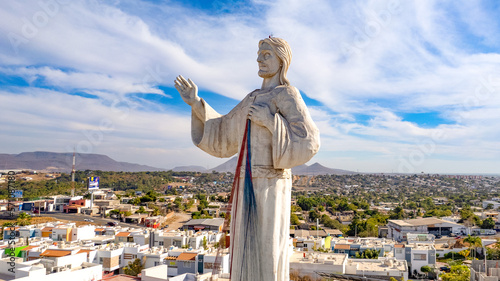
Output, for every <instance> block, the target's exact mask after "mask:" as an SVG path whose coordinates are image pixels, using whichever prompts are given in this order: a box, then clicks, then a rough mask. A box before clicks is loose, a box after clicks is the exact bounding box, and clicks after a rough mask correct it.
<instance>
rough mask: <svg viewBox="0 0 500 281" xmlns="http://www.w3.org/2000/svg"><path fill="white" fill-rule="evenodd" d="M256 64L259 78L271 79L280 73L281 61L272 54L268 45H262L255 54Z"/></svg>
mask: <svg viewBox="0 0 500 281" xmlns="http://www.w3.org/2000/svg"><path fill="white" fill-rule="evenodd" d="M257 62H258V63H259V76H260V77H262V78H271V77H273V76H274V75H276V74H277V73H278V72H279V71H280V68H281V66H280V64H281V61H280V59H279V58H278V56H276V54H275V53H274V51H273V49H272V48H271V46H269V44H268V43H263V44H262V45H260V47H259V51H258V52H257Z"/></svg>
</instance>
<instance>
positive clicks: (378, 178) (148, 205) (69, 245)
mask: <svg viewBox="0 0 500 281" xmlns="http://www.w3.org/2000/svg"><path fill="white" fill-rule="evenodd" d="M8 172H9V171H1V173H2V177H1V178H0V185H1V191H0V199H1V201H0V214H1V220H2V221H1V223H2V232H1V234H0V235H1V236H2V237H1V238H2V239H3V240H1V241H0V256H1V260H0V280H16V281H31V280H33V281H35V280H36V281H38V280H72V281H77V280H82V281H83V280H143V281H153V280H154V281H159V280H172V281H174V280H200V281H203V280H228V278H229V268H230V266H229V263H230V253H229V244H230V235H231V234H230V233H228V232H227V230H228V228H227V223H228V220H229V218H228V216H229V215H228V214H227V205H228V202H229V199H230V198H229V197H230V190H231V186H232V178H233V174H232V173H219V172H215V171H214V172H212V173H196V172H173V171H167V172H134V173H133V172H103V171H77V172H75V173H74V174H73V177H74V178H75V179H74V181H73V180H72V175H71V174H65V173H45V172H43V173H41V172H37V171H32V170H24V171H23V170H18V171H11V175H9V174H8ZM9 177H10V178H9ZM14 179H15V180H14ZM290 222H291V223H290V239H289V241H288V244H289V253H290V280H391V281H393V280H418V279H427V280H445V281H447V280H491V281H493V280H499V278H500V277H499V276H500V267H499V264H500V242H499V240H498V237H500V235H497V231H498V230H500V177H497V176H484V175H483V176H478V175H432V174H423V173H422V174H414V175H402V174H352V175H315V176H300V175H294V176H293V189H292V206H291V213H290Z"/></svg>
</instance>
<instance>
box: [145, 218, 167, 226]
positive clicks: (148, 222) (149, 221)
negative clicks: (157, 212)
mask: <svg viewBox="0 0 500 281" xmlns="http://www.w3.org/2000/svg"><path fill="white" fill-rule="evenodd" d="M162 221H163V217H162V216H154V217H147V218H146V219H145V222H144V226H146V227H151V228H158V227H160V223H161V222H162Z"/></svg>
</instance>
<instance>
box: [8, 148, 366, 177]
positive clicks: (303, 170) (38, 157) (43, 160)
mask: <svg viewBox="0 0 500 281" xmlns="http://www.w3.org/2000/svg"><path fill="white" fill-rule="evenodd" d="M72 163H73V153H57V152H45V151H35V152H23V153H19V154H0V170H8V169H15V170H18V169H27V170H36V171H42V172H65V173H68V172H71V167H72ZM236 164H237V157H233V158H231V159H229V160H228V161H226V162H224V163H223V164H221V165H219V166H217V167H214V168H211V169H206V168H204V167H201V166H179V167H175V168H173V169H172V171H176V172H181V171H183V172H202V173H203V172H212V171H217V172H220V173H222V172H232V173H234V170H235V169H236ZM76 169H77V170H101V171H115V172H119V171H123V172H144V171H167V170H168V169H161V168H156V167H151V166H146V165H139V164H134V163H127V162H118V161H115V160H113V159H111V158H110V157H108V156H106V155H102V154H84V153H77V154H76ZM292 173H293V174H294V175H326V174H334V175H350V174H356V172H352V171H346V170H340V169H332V168H328V167H325V166H323V165H321V164H319V163H314V164H312V165H310V166H308V165H300V166H297V167H295V168H293V169H292Z"/></svg>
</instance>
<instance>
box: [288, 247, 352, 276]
mask: <svg viewBox="0 0 500 281" xmlns="http://www.w3.org/2000/svg"><path fill="white" fill-rule="evenodd" d="M346 264H347V255H346V254H332V253H304V252H295V251H294V253H293V254H292V255H291V256H290V272H291V273H293V272H298V273H300V275H303V276H304V275H308V276H310V277H317V276H318V275H317V273H316V272H325V273H337V274H343V273H344V272H345V267H346Z"/></svg>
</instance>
